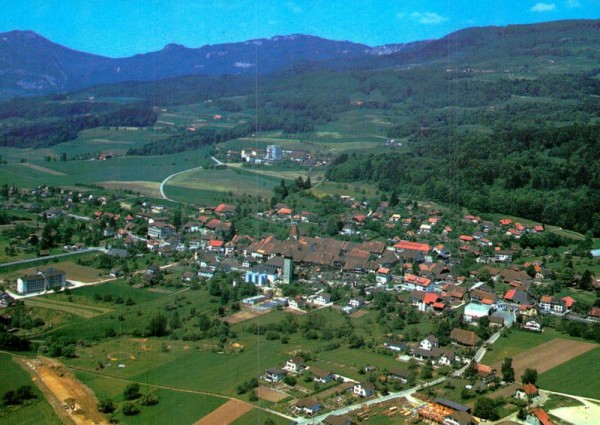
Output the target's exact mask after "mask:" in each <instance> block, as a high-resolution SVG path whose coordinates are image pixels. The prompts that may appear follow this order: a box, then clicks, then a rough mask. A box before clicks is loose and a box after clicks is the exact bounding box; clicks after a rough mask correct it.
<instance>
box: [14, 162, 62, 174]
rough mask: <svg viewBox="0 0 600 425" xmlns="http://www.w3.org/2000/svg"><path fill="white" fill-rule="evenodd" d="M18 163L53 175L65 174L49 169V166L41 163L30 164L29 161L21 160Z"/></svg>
mask: <svg viewBox="0 0 600 425" xmlns="http://www.w3.org/2000/svg"><path fill="white" fill-rule="evenodd" d="M19 165H22V166H23V167H27V168H31V169H32V170H36V171H41V172H42V173H46V174H52V175H53V176H66V174H65V173H61V172H60V171H56V170H51V169H50V168H46V167H42V166H41V165H36V164H30V163H29V162H21V163H20V164H19Z"/></svg>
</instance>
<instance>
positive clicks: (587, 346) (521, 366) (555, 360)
mask: <svg viewBox="0 0 600 425" xmlns="http://www.w3.org/2000/svg"><path fill="white" fill-rule="evenodd" d="M597 346H598V345H597V344H592V343H589V342H579V341H572V340H569V339H562V338H556V339H553V340H552V341H548V342H546V343H544V344H541V345H538V346H537V347H535V348H532V349H531V350H527V351H524V352H522V353H519V354H517V355H516V356H515V357H513V362H512V364H513V368H514V369H515V378H516V379H520V377H521V374H522V373H523V371H524V370H525V369H527V368H530V369H536V370H537V372H538V374H541V373H543V372H546V371H547V370H550V369H553V368H555V367H556V366H558V365H560V364H562V363H565V362H567V361H569V360H571V359H572V358H574V357H577V356H579V355H581V354H583V353H585V352H588V351H590V350H593V349H594V348H596V347H597ZM493 367H494V368H495V369H496V370H500V369H501V368H502V362H501V361H498V362H496V363H495V364H494V365H493Z"/></svg>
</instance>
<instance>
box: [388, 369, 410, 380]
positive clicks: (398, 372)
mask: <svg viewBox="0 0 600 425" xmlns="http://www.w3.org/2000/svg"><path fill="white" fill-rule="evenodd" d="M387 379H388V380H389V379H397V380H398V381H400V382H402V383H403V384H406V383H408V381H409V380H410V372H409V371H407V370H405V369H392V370H390V371H388V374H387Z"/></svg>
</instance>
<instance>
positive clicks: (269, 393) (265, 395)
mask: <svg viewBox="0 0 600 425" xmlns="http://www.w3.org/2000/svg"><path fill="white" fill-rule="evenodd" d="M256 394H257V395H258V398H261V399H263V400H267V401H272V402H274V403H277V402H278V401H281V400H283V399H284V398H288V397H289V396H288V395H287V394H284V393H281V392H279V391H275V390H273V389H271V388H269V387H265V386H264V385H261V386H260V387H258V388H257V389H256Z"/></svg>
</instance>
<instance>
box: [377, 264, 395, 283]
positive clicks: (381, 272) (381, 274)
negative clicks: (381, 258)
mask: <svg viewBox="0 0 600 425" xmlns="http://www.w3.org/2000/svg"><path fill="white" fill-rule="evenodd" d="M375 281H376V282H377V284H379V285H387V284H388V283H390V282H391V281H392V270H391V269H389V268H387V267H379V268H378V269H377V272H375Z"/></svg>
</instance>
